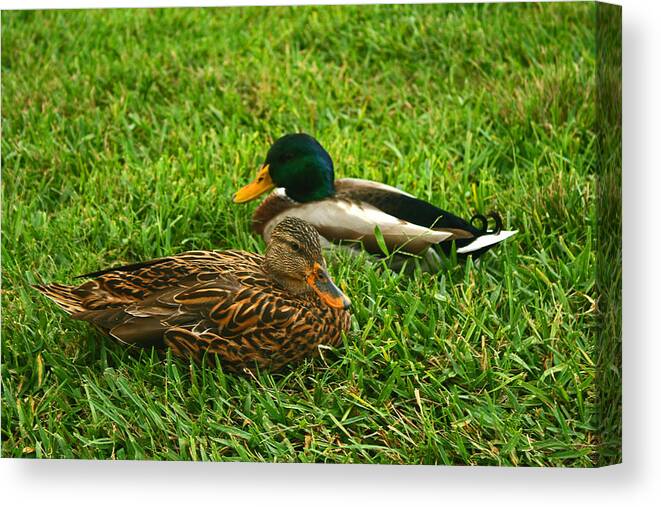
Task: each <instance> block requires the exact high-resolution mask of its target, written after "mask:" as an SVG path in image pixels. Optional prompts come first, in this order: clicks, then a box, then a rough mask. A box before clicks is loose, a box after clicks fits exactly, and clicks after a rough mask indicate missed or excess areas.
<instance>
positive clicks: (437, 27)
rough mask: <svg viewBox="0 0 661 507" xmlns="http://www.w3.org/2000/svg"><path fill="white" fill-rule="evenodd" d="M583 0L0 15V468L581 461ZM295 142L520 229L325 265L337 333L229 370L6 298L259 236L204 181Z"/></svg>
mask: <svg viewBox="0 0 661 507" xmlns="http://www.w3.org/2000/svg"><path fill="white" fill-rule="evenodd" d="M594 9H595V7H594V5H592V4H570V5H568V4H564V5H562V4H528V5H520V4H519V5H494V4H491V5H481V6H475V5H462V6H458V5H441V6H433V5H420V6H395V7H392V6H360V7H323V8H319V7H298V8H267V9H265V8H241V9H235V8H232V9H177V10H161V9H159V10H139V11H127V10H125V11H121V10H110V11H108V10H106V11H76V12H74V11H60V12H3V13H2V168H3V172H2V176H3V186H2V191H3V208H2V211H3V215H2V233H3V234H2V454H3V456H5V457H12V456H13V457H52V458H55V457H57V458H97V459H181V460H257V461H302V462H341V463H359V462H360V463H426V464H471V465H532V466H537V465H539V466H594V465H595V464H597V463H599V462H600V456H601V454H602V453H601V449H603V448H604V447H605V446H608V445H611V446H612V445H614V444H615V442H605V441H604V440H603V438H602V436H601V432H600V431H598V428H599V426H600V424H599V420H598V413H599V410H598V405H599V395H598V392H597V390H596V387H595V375H596V366H595V364H596V360H595V357H596V350H595V335H596V325H597V322H598V321H597V315H596V311H597V310H596V308H597V306H596V301H597V296H596V293H595V269H596V268H595V262H596V261H595V244H596V239H595V235H596V229H595V228H596V216H595V213H596V211H595V209H596V207H595V166H596V154H595V151H596V150H595V136H596V133H595V128H594V123H595V106H594V101H595V76H594V74H595V39H594V22H595V10H594ZM299 130H303V131H306V132H309V133H311V134H313V135H315V136H317V137H318V138H319V139H320V140H321V142H322V143H323V144H324V145H325V146H326V148H327V149H328V150H329V152H330V153H331V154H332V155H333V157H334V160H335V165H336V173H337V174H338V176H353V177H365V178H371V179H375V180H378V181H383V182H386V183H389V184H393V185H397V186H400V187H401V188H403V189H405V190H407V191H409V192H412V193H415V194H417V195H418V196H420V197H422V198H425V199H428V200H430V201H431V202H434V203H436V204H438V205H439V206H441V207H444V208H446V209H449V210H452V211H455V212H456V213H458V214H461V215H464V216H471V215H472V214H474V213H476V212H487V211H490V210H492V209H495V210H498V211H499V212H500V213H501V214H502V216H503V217H504V218H505V220H506V222H507V225H508V227H509V228H517V229H519V231H520V232H519V234H518V235H517V236H515V237H514V238H512V239H511V240H509V241H508V242H506V243H505V244H504V245H502V246H500V247H499V248H497V249H495V250H493V251H492V252H489V253H488V254H487V255H485V256H484V257H483V258H482V259H481V262H480V263H479V264H478V265H474V264H473V263H471V262H468V263H467V264H465V265H459V266H454V267H451V268H449V269H447V270H446V271H444V272H443V273H441V274H439V275H436V276H432V275H429V274H425V273H421V272H415V273H414V274H413V275H412V276H405V275H403V274H397V273H394V272H391V271H388V270H385V269H382V267H381V266H379V265H378V264H377V265H368V264H366V263H365V262H364V259H362V258H347V257H339V258H338V257H334V258H333V259H332V263H331V266H330V270H331V273H332V274H333V276H334V278H335V279H336V281H338V282H339V283H340V285H341V286H342V287H343V288H344V289H345V291H346V292H347V294H348V295H349V296H350V297H351V299H352V301H353V307H352V308H353V309H352V311H353V315H354V319H353V328H352V330H351V332H350V333H349V334H348V335H347V336H346V337H345V340H344V344H343V345H342V346H341V347H339V348H337V349H335V350H327V351H324V354H323V357H322V358H319V359H316V360H313V361H308V362H306V363H304V364H302V365H300V366H297V367H296V368H293V369H291V370H290V371H287V372H285V374H280V375H272V374H269V373H260V374H258V375H257V376H256V377H254V378H252V377H245V376H235V375H231V374H226V373H223V372H222V369H221V367H220V366H219V365H216V367H213V366H205V367H198V366H194V365H189V364H187V363H185V362H182V361H180V360H177V359H175V358H172V357H170V356H169V355H166V356H163V355H159V354H158V353H157V352H156V351H153V350H151V349H146V350H129V349H127V348H124V347H123V346H122V345H121V344H119V343H115V342H113V341H112V340H111V339H109V338H106V337H104V336H102V335H100V334H99V333H98V332H96V331H95V330H93V329H92V328H91V327H90V326H88V325H86V324H84V323H81V322H76V321H72V320H71V319H69V318H67V317H66V316H65V315H64V314H63V312H61V311H59V310H58V309H57V308H56V307H55V306H54V305H53V304H51V303H49V302H48V301H47V300H45V299H44V298H42V297H41V296H40V295H39V294H37V293H36V292H35V291H33V290H32V289H31V288H30V284H32V283H35V282H38V281H47V282H52V281H59V282H72V281H73V277H74V276H75V275H77V274H80V273H85V272H89V271H93V270H96V269H99V268H102V267H106V266H110V265H115V264H118V263H122V262H133V261H138V260H144V259H149V258H152V257H155V256H162V255H168V254H172V253H176V252H181V251H185V250H191V249H226V248H241V249H246V250H255V251H263V249H264V244H263V241H262V240H261V238H256V237H254V236H253V235H252V234H251V232H250V216H251V213H252V210H253V209H254V204H250V205H244V206H238V205H233V204H232V203H231V199H230V197H231V195H232V193H233V191H234V190H236V189H237V188H238V187H239V186H240V185H242V184H244V183H246V182H247V181H248V179H249V178H250V177H251V176H252V175H253V174H254V172H255V171H256V169H257V167H258V165H259V163H260V162H261V161H262V160H263V157H264V155H265V153H266V149H267V148H268V145H269V144H270V142H271V141H272V140H274V139H275V138H276V137H278V136H280V135H281V134H283V133H286V132H293V131H299ZM610 459H611V460H616V459H619V455H616V456H615V457H611V458H610Z"/></svg>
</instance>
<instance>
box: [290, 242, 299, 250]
mask: <svg viewBox="0 0 661 507" xmlns="http://www.w3.org/2000/svg"><path fill="white" fill-rule="evenodd" d="M289 246H290V247H291V249H292V250H293V251H294V252H298V251H300V249H301V247H300V246H299V244H298V243H294V242H293V241H292V242H291V243H289Z"/></svg>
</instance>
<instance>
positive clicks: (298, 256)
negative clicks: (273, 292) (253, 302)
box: [264, 217, 351, 309]
mask: <svg viewBox="0 0 661 507" xmlns="http://www.w3.org/2000/svg"><path fill="white" fill-rule="evenodd" d="M264 271H265V272H266V273H267V274H268V275H269V276H271V278H273V279H274V280H275V281H276V282H277V283H278V284H279V285H280V286H282V287H283V288H285V289H287V290H288V291H290V292H292V293H294V294H304V293H306V292H310V291H314V292H315V293H316V294H317V295H318V296H319V298H320V299H321V300H322V301H323V302H324V303H326V304H327V305H328V306H330V307H332V308H343V309H346V308H349V306H350V305H351V300H350V299H349V298H348V297H347V296H345V295H344V293H343V292H342V291H341V290H340V289H339V288H338V287H337V286H336V285H335V284H334V283H333V280H331V278H330V276H329V275H328V272H327V270H326V262H325V261H324V258H323V256H322V254H321V244H320V242H319V234H318V233H317V230H316V229H315V228H314V227H312V226H311V225H310V224H309V223H307V222H306V221H305V220H301V219H300V218H295V217H287V218H285V219H284V220H283V221H282V222H280V223H279V224H278V225H276V226H275V228H274V229H273V232H272V233H271V238H270V240H269V243H268V245H267V246H266V254H265V256H264Z"/></svg>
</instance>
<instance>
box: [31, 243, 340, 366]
mask: <svg viewBox="0 0 661 507" xmlns="http://www.w3.org/2000/svg"><path fill="white" fill-rule="evenodd" d="M263 259H264V258H263V257H262V256H261V255H258V254H254V253H248V252H239V251H232V250H230V251H225V252H203V251H193V252H186V253H182V254H180V255H176V256H172V257H166V258H163V259H156V260H155V261H150V262H147V263H140V264H134V265H130V266H120V267H118V268H113V269H110V270H104V271H99V272H96V273H93V275H95V276H96V278H94V279H92V280H90V281H88V282H85V283H83V284H82V285H80V286H78V287H70V286H66V285H60V284H51V285H41V286H36V287H35V288H36V289H37V290H39V291H40V292H42V293H43V294H44V295H46V296H47V297H49V298H50V299H52V300H53V301H55V303H57V304H58V305H59V306H60V307H61V308H62V309H64V310H65V311H66V312H67V313H69V314H71V316H72V317H73V318H74V319H79V320H85V321H88V322H91V323H93V324H95V325H96V326H98V327H99V328H101V329H103V330H105V331H106V332H107V333H108V334H110V335H111V336H114V337H115V338H117V339H118V340H120V341H122V342H124V343H128V344H137V345H157V344H164V345H166V346H168V347H169V348H170V349H172V351H173V353H174V354H176V355H177V356H180V357H183V358H192V359H194V360H195V361H200V360H201V359H202V358H203V357H204V354H205V353H207V354H216V355H218V356H219V357H220V360H221V363H222V364H223V366H224V367H225V368H226V369H227V370H230V371H243V370H244V369H254V368H255V367H256V366H257V367H259V368H264V369H271V370H278V369H280V368H283V367H284V366H286V365H288V364H292V363H296V362H297V361H300V360H301V359H303V358H304V357H306V356H310V355H313V354H315V353H316V351H317V349H318V346H319V345H321V344H326V345H337V344H338V343H339V342H340V338H341V333H342V331H347V330H348V329H349V314H348V312H347V311H346V310H337V309H333V308H330V307H329V306H327V305H325V304H324V303H323V302H322V301H321V300H320V299H319V297H318V296H317V295H316V294H314V293H312V292H310V293H305V294H302V295H294V294H292V293H291V292H289V291H287V290H285V289H283V288H281V287H280V286H279V285H278V284H276V283H275V282H274V280H273V279H272V278H271V277H270V276H269V275H268V274H267V273H265V272H264V270H263V269H262V265H263Z"/></svg>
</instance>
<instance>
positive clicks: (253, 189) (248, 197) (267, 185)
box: [234, 164, 275, 203]
mask: <svg viewBox="0 0 661 507" xmlns="http://www.w3.org/2000/svg"><path fill="white" fill-rule="evenodd" d="M274 187H275V183H273V180H272V179H271V175H270V174H269V165H268V164H264V165H263V166H262V168H261V169H260V170H259V172H258V173H257V177H256V178H255V179H254V180H253V181H252V182H251V183H248V184H247V185H246V186H245V187H243V188H241V189H239V191H238V192H237V193H236V194H234V202H236V203H241V202H248V201H252V200H253V199H256V198H257V197H259V196H260V195H262V194H263V193H264V192H268V191H269V190H271V189H272V188H274Z"/></svg>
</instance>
